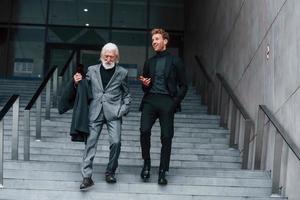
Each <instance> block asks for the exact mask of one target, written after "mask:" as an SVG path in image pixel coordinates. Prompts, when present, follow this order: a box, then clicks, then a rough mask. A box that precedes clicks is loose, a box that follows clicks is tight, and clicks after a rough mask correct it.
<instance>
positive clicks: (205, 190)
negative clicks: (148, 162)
mask: <svg viewBox="0 0 300 200" xmlns="http://www.w3.org/2000/svg"><path fill="white" fill-rule="evenodd" d="M26 84H27V82H26ZM26 84H25V83H24V82H22V81H13V82H10V81H3V80H0V94H1V98H2V94H10V93H11V91H17V89H19V90H18V92H20V94H21V109H20V115H21V121H20V124H19V126H20V146H19V152H20V153H19V158H20V160H18V161H14V160H11V159H10V156H11V154H10V151H11V150H10V148H11V146H10V143H11V142H10V139H11V136H10V135H11V118H12V116H11V113H9V114H8V116H7V117H6V118H5V121H4V123H5V126H4V127H5V137H4V140H5V141H4V142H5V148H4V150H5V154H4V156H5V163H4V188H2V189H0V199H1V200H2V199H6V200H12V199H20V200H21V199H22V200H23V199H25V200H27V199H28V200H29V199H30V200H33V199H37V200H53V199H59V200H63V199H68V200H69V199H72V200H77V199H78V200H79V199H113V200H114V199H132V200H139V199H143V200H148V199H155V200H160V199H163V200H168V199H174V200H177V199H178V200H246V199H247V200H248V199H251V200H271V199H278V200H282V199H285V198H282V197H278V198H275V197H270V195H271V178H270V173H269V172H266V171H251V170H241V169H240V168H241V164H240V162H241V158H240V154H239V152H238V151H237V150H235V149H230V148H229V147H228V137H229V135H228V130H226V129H223V128H221V127H219V117H218V116H214V115H207V114H206V107H205V106H202V105H201V104H200V102H201V100H200V97H199V96H198V95H196V93H195V90H194V89H193V88H190V90H189V92H188V94H187V97H186V99H185V100H184V101H183V105H182V109H183V112H181V113H178V114H176V116H175V136H174V139H173V148H172V157H171V164H170V172H169V174H168V181H169V184H168V185H167V186H159V185H158V184H157V170H158V168H157V167H158V164H159V156H160V155H159V152H160V132H159V126H158V123H156V124H155V125H154V127H153V131H152V132H153V133H152V138H151V142H152V148H151V157H152V165H153V167H152V171H151V172H152V176H151V180H150V182H149V183H143V182H142V181H141V180H140V177H139V174H140V170H141V166H142V163H143V162H142V159H141V153H140V145H139V119H140V113H139V112H138V106H139V103H140V99H141V96H142V92H141V89H140V86H139V85H136V84H134V83H133V84H131V85H130V89H131V94H132V96H133V104H132V109H131V112H130V114H129V115H128V116H127V117H124V119H123V132H122V150H121V155H120V159H119V168H118V170H117V180H118V182H117V183H116V184H114V185H110V184H107V183H106V182H105V180H104V172H105V167H106V164H107V161H108V155H109V144H108V139H107V138H108V136H107V130H106V128H104V130H103V132H102V135H101V137H100V140H99V145H98V152H97V154H96V158H95V161H94V175H93V180H94V181H95V186H94V187H93V188H91V189H90V190H89V191H87V192H82V191H80V190H79V184H80V182H81V180H82V177H81V174H80V163H81V160H82V154H83V149H84V145H83V144H82V143H74V142H71V141H70V137H69V133H68V131H69V127H70V122H71V112H68V113H66V114H64V115H59V114H58V113H57V110H56V109H52V110H51V120H50V121H49V120H43V121H42V141H35V139H34V130H35V118H34V112H33V113H32V115H31V116H32V118H31V130H32V131H31V161H29V162H28V161H27V162H25V161H22V159H23V136H22V135H23V127H24V126H23V124H24V122H23V110H24V106H25V104H27V102H28V101H29V98H30V97H31V95H32V94H33V92H34V89H35V88H36V87H38V83H36V82H35V81H29V82H28V85H27V86H26ZM35 86H36V87H35ZM21 88H22V89H21ZM0 103H1V104H0V106H3V101H2V99H1V101H0Z"/></svg>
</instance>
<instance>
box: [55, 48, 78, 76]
mask: <svg viewBox="0 0 300 200" xmlns="http://www.w3.org/2000/svg"><path fill="white" fill-rule="evenodd" d="M75 53H76V51H75V50H73V51H72V53H71V55H70V57H69V58H68V60H67V62H66V64H65V65H64V67H63V68H62V69H61V71H60V72H59V76H64V74H65V72H66V71H67V69H68V67H69V65H70V63H71V61H72V59H73V57H74V55H75Z"/></svg>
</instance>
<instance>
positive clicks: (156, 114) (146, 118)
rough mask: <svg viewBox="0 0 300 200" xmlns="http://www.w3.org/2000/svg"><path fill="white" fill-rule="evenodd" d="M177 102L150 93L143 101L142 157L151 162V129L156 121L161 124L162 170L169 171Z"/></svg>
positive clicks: (167, 96)
mask: <svg viewBox="0 0 300 200" xmlns="http://www.w3.org/2000/svg"><path fill="white" fill-rule="evenodd" d="M175 109H176V105H175V101H174V100H173V99H172V97H170V96H169V95H163V94H152V93H149V94H148V95H147V96H146V97H144V99H143V107H142V115H141V128H140V132H141V135H140V142H141V148H142V157H143V159H144V160H150V159H151V158H150V147H151V140H150V136H151V129H152V126H153V124H154V123H155V121H156V119H157V118H158V119H159V123H160V129H161V134H160V140H161V145H162V146H161V154H160V166H159V169H160V170H164V171H168V170H169V164H170V157H171V148H172V138H173V135H174V113H175Z"/></svg>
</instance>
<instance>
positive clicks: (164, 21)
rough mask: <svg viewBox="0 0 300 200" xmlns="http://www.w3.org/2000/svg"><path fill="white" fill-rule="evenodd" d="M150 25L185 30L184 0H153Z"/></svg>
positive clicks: (151, 2)
mask: <svg viewBox="0 0 300 200" xmlns="http://www.w3.org/2000/svg"><path fill="white" fill-rule="evenodd" d="M150 27H151V28H156V27H162V28H164V29H172V30H184V1H183V0H151V1H150Z"/></svg>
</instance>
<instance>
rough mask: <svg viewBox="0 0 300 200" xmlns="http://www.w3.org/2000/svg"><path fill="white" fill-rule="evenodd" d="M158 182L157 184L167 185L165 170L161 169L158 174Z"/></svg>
mask: <svg viewBox="0 0 300 200" xmlns="http://www.w3.org/2000/svg"><path fill="white" fill-rule="evenodd" d="M158 184H159V185H167V184H168V180H167V179H166V171H164V170H161V171H159V174H158Z"/></svg>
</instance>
